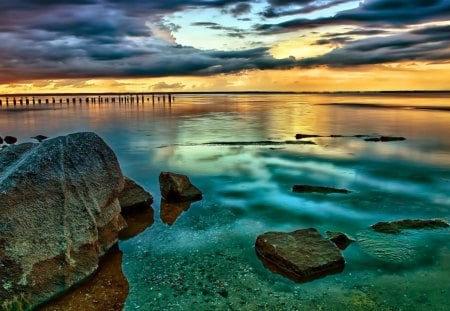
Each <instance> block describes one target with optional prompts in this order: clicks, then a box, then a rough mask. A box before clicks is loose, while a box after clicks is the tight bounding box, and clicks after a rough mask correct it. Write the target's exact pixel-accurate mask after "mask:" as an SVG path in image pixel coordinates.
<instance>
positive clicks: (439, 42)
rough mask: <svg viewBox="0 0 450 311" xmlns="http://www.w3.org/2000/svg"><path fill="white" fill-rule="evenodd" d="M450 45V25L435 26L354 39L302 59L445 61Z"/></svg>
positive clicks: (336, 63) (334, 62)
mask: <svg viewBox="0 0 450 311" xmlns="http://www.w3.org/2000/svg"><path fill="white" fill-rule="evenodd" d="M449 47H450V25H447V26H432V27H427V28H423V29H417V30H412V31H409V32H406V33H403V34H395V35H390V36H376V37H369V38H366V39H361V40H354V41H350V42H347V44H346V45H344V46H343V47H339V48H336V49H334V50H332V51H331V52H329V53H327V54H325V55H322V56H318V57H312V58H306V59H303V60H300V61H299V65H300V66H304V67H311V66H320V65H327V66H330V67H347V66H355V65H370V64H382V63H392V62H401V61H425V62H440V61H443V62H445V61H447V60H449V59H450V48H449Z"/></svg>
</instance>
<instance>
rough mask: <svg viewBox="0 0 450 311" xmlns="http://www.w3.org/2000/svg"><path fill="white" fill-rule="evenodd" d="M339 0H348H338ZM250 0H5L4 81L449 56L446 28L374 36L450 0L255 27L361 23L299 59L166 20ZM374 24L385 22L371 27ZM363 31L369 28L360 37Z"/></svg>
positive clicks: (287, 4) (365, 6)
mask: <svg viewBox="0 0 450 311" xmlns="http://www.w3.org/2000/svg"><path fill="white" fill-rule="evenodd" d="M337 2H341V1H339V0H337V1H334V3H335V4H336V3H337ZM329 3H331V1H320V2H319V1H307V0H301V1H282V0H269V5H271V6H272V7H276V8H281V9H283V10H285V9H287V10H290V8H291V6H294V7H298V6H300V9H302V8H306V7H308V6H309V5H316V4H317V5H319V4H323V5H326V4H329ZM250 5H251V1H242V0H167V1H141V0H139V1H138V0H67V1H56V0H18V1H0V42H1V49H0V83H9V82H14V81H26V80H33V79H60V78H67V79H83V78H98V77H164V76H189V75H200V76H206V75H214V74H222V73H225V74H226V73H234V72H239V71H242V70H253V69H259V70H264V69H287V68H292V67H296V66H297V67H298V66H306V67H309V66H318V65H329V66H352V65H360V64H373V63H382V62H392V61H401V60H425V61H445V60H448V59H450V57H449V56H448V47H449V40H450V39H449V38H448V33H450V31H449V29H448V27H433V28H424V29H417V30H414V31H410V32H408V33H405V34H402V35H389V36H376V35H378V34H381V32H382V30H379V28H382V27H383V26H384V25H401V26H405V25H408V23H417V22H423V21H434V20H444V19H445V20H449V16H448V15H449V12H450V0H445V1H444V0H431V1H423V0H422V1H419V0H410V1H402V0H398V1H386V0H383V1H382V0H367V1H365V2H363V3H362V4H361V6H360V7H359V8H357V9H354V10H349V11H344V12H341V13H339V14H337V15H336V16H335V17H333V18H319V19H317V20H312V21H311V20H308V21H305V20H298V19H297V20H292V21H288V22H285V23H281V24H273V25H272V24H266V25H261V26H259V27H258V31H259V32H260V33H274V32H288V31H294V30H296V29H300V28H302V29H305V28H315V27H319V26H321V25H341V24H351V25H361V26H362V27H361V29H356V30H351V31H349V32H346V33H342V34H327V35H325V36H324V37H323V38H322V39H323V40H328V41H320V40H319V41H318V42H317V44H325V43H327V44H330V43H331V44H338V45H339V46H340V47H339V48H336V49H334V50H333V51H332V52H330V53H328V54H326V55H323V56H320V57H315V58H308V59H302V60H295V59H294V58H292V57H287V58H284V59H275V58H273V57H272V56H271V54H270V52H269V48H267V47H261V45H262V44H260V43H258V44H259V47H258V48H254V49H247V50H243V51H215V50H199V49H196V48H193V47H189V46H181V45H177V44H175V43H174V42H173V40H171V38H170V36H171V32H174V31H176V30H177V27H179V26H178V25H175V24H168V23H165V21H164V20H163V18H164V16H165V14H168V13H172V12H179V11H182V10H184V9H188V8H192V7H203V8H217V9H219V10H220V11H226V12H228V13H227V14H234V15H239V16H241V15H242V14H246V13H248V12H249V11H250V10H251V7H250ZM244 16H246V17H247V16H250V15H244ZM368 24H369V25H372V24H373V25H374V26H375V27H379V28H377V29H372V28H367V27H366V26H367V25H368ZM193 25H195V26H198V27H207V28H210V29H214V30H217V31H221V32H222V33H220V34H221V35H225V36H229V37H238V38H241V37H243V36H248V32H245V31H243V30H241V29H239V28H237V27H233V26H229V25H226V26H224V25H221V24H219V23H214V22H210V21H207V22H201V21H198V22H196V23H194V24H193ZM370 31H371V32H370ZM352 32H353V33H352ZM358 35H362V36H367V35H370V36H372V37H371V38H368V39H360V40H357V39H354V36H358ZM255 39H256V40H257V39H258V38H257V37H256V36H255ZM249 46H254V45H251V44H250V45H249Z"/></svg>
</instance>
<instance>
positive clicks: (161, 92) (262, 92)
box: [0, 89, 450, 97]
mask: <svg viewBox="0 0 450 311" xmlns="http://www.w3.org/2000/svg"><path fill="white" fill-rule="evenodd" d="M393 93H450V89H449V90H395V91H393V90H383V91H145V92H139V91H135V92H61V93H59V92H56V93H7V94H6V93H5V94H2V93H0V96H1V97H8V96H10V97H17V96H50V95H60V96H69V95H83V96H88V95H152V94H155V95H157V94H175V95H176V94H178V95H195V94H205V95H208V94H210V95H214V94H268V95H269V94H299V95H302V94H393Z"/></svg>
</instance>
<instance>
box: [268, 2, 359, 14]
mask: <svg viewBox="0 0 450 311" xmlns="http://www.w3.org/2000/svg"><path fill="white" fill-rule="evenodd" d="M352 1H354V0H325V1H318V0H300V1H290V0H288V1H283V0H269V4H271V5H270V6H268V7H267V8H266V9H265V10H264V11H263V12H262V13H261V15H262V16H264V17H266V18H273V17H282V16H288V15H296V14H308V13H312V12H315V11H319V10H324V9H328V8H331V7H334V6H337V5H340V4H343V3H348V2H352Z"/></svg>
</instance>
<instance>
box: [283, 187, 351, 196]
mask: <svg viewBox="0 0 450 311" xmlns="http://www.w3.org/2000/svg"><path fill="white" fill-rule="evenodd" d="M292 191H293V192H298V193H304V192H317V193H323V194H329V193H345V194H347V193H351V191H350V190H347V189H337V188H331V187H322V186H309V185H294V186H293V187H292Z"/></svg>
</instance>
